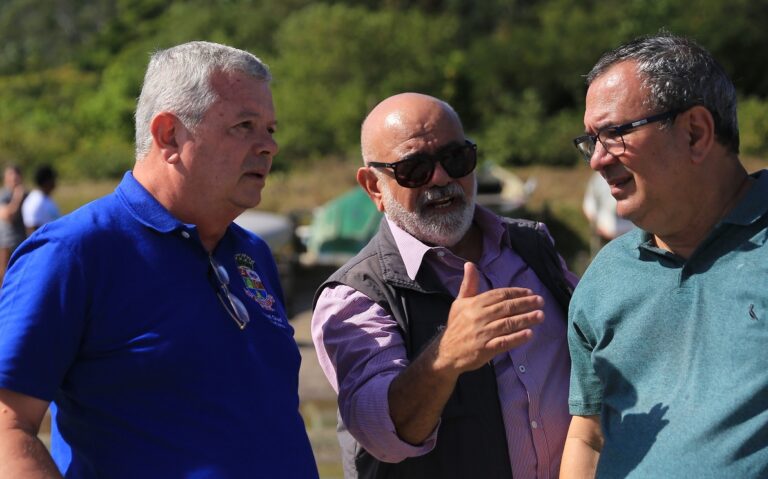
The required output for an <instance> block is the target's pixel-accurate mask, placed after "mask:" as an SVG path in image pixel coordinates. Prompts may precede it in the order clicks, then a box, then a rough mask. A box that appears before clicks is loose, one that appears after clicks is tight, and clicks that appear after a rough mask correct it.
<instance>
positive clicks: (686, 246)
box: [654, 169, 753, 259]
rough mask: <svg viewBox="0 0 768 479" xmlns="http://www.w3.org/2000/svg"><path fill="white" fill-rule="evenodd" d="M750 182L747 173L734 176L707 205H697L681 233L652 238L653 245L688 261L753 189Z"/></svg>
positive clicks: (656, 235) (743, 172)
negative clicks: (693, 214) (691, 217)
mask: <svg viewBox="0 0 768 479" xmlns="http://www.w3.org/2000/svg"><path fill="white" fill-rule="evenodd" d="M752 182H753V179H752V177H750V176H749V175H747V172H746V170H743V169H742V170H741V172H740V174H738V175H733V177H732V180H731V181H728V182H727V183H725V184H724V185H723V186H724V188H722V190H721V191H719V192H717V190H713V191H715V193H717V194H715V195H714V196H713V197H712V199H711V200H710V201H706V199H702V200H701V201H698V200H697V201H696V202H695V204H694V203H692V205H695V208H696V213H695V216H694V217H693V219H692V220H691V221H688V222H685V224H684V225H683V226H684V228H683V229H682V230H678V231H676V232H675V233H672V234H655V235H654V240H655V241H656V245H657V246H658V247H660V248H663V249H665V250H667V251H671V252H673V253H675V254H677V255H678V256H681V257H683V258H686V259H687V258H689V257H690V256H691V255H692V254H693V252H694V251H695V250H696V248H697V247H698V246H699V245H700V244H701V242H702V241H704V239H705V238H706V237H707V236H708V235H709V234H710V233H711V232H712V230H713V229H714V228H715V226H716V225H717V224H718V223H719V222H720V221H722V219H723V218H725V217H726V216H727V215H728V213H730V212H731V210H733V208H735V207H736V205H737V204H738V203H739V201H741V199H742V198H743V197H744V195H745V194H746V193H747V191H749V188H750V187H751V186H752Z"/></svg>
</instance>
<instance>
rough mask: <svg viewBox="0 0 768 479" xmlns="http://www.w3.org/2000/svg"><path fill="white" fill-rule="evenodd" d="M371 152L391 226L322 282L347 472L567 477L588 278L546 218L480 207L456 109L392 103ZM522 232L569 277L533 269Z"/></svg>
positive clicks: (327, 355) (323, 330) (317, 315)
mask: <svg viewBox="0 0 768 479" xmlns="http://www.w3.org/2000/svg"><path fill="white" fill-rule="evenodd" d="M361 146H362V153H363V159H364V163H365V164H364V166H363V167H361V168H360V169H359V170H358V172H357V181H358V183H359V184H360V186H361V187H362V188H363V189H365V191H366V192H367V193H368V195H369V196H370V198H371V200H372V201H373V202H374V203H375V204H376V206H377V207H378V208H379V210H380V211H382V212H384V214H385V218H384V219H383V220H382V223H381V226H380V229H379V232H378V234H377V235H376V236H375V237H374V238H373V239H372V240H371V242H370V243H369V244H368V245H367V246H366V247H365V248H364V249H363V250H362V252H361V253H360V254H359V255H357V257H355V258H353V259H352V260H350V262H349V263H348V264H347V265H345V266H343V267H342V268H341V269H340V270H339V271H337V272H336V273H335V274H334V275H332V276H331V278H330V279H329V280H328V281H327V282H326V283H324V284H323V285H322V286H321V287H320V289H319V290H318V294H317V296H316V305H315V311H314V316H313V320H312V335H313V339H314V342H315V345H316V348H317V352H318V357H319V359H320V364H321V366H322V367H323V370H324V371H325V374H326V376H327V377H328V380H329V381H330V383H331V385H332V386H333V387H334V388H335V389H336V391H337V392H338V395H339V396H338V401H339V412H340V419H341V422H340V424H339V426H340V427H339V429H340V434H339V440H340V444H341V447H342V455H343V462H344V468H345V476H346V477H361V478H379V477H381V478H383V477H391V478H426V477H435V478H436V477H439V478H449V479H450V478H467V477H482V478H509V477H511V476H514V477H516V478H533V477H550V478H552V477H555V476H557V474H558V469H559V465H560V456H561V453H562V447H563V443H564V439H565V433H566V430H567V425H568V422H569V419H570V417H569V415H568V412H567V406H566V396H567V382H568V373H569V361H568V353H567V348H566V339H565V331H566V325H565V314H566V313H565V311H566V309H567V302H568V299H569V298H570V288H572V287H573V285H574V284H575V282H576V279H575V277H574V276H573V275H572V274H570V273H568V272H567V271H564V266H563V263H562V260H561V259H560V258H559V256H558V255H557V253H555V252H554V248H553V247H552V243H551V238H550V237H549V236H548V233H546V230H545V228H544V227H543V225H541V224H540V223H534V222H529V223H520V222H514V221H511V222H508V221H506V220H505V219H503V218H500V217H498V216H496V215H495V214H493V213H492V212H491V211H489V210H487V209H485V208H482V207H480V206H477V205H476V204H475V193H476V179H475V174H474V169H475V165H476V163H477V149H478V147H477V146H476V145H475V144H474V143H473V142H471V141H469V140H467V139H466V137H465V135H464V130H463V127H462V124H461V121H460V120H459V117H458V115H457V114H456V112H455V111H454V110H453V109H452V108H451V107H450V106H449V105H448V104H446V103H445V102H443V101H440V100H438V99H436V98H433V97H430V96H426V95H421V94H416V93H404V94H399V95H395V96H393V97H390V98H388V99H386V100H384V101H382V102H381V103H380V104H379V105H378V106H376V107H375V108H374V109H373V110H372V111H371V113H370V114H369V115H368V117H367V118H366V120H365V122H364V123H363V127H362V136H361ZM522 236H526V237H531V238H533V241H534V242H535V243H534V244H533V248H535V253H532V254H528V255H527V258H531V259H537V258H538V257H539V256H543V255H545V254H547V253H546V252H548V254H549V256H548V257H549V258H550V259H549V262H548V263H547V264H548V265H549V266H550V267H551V270H554V272H551V270H547V271H545V272H542V270H541V269H539V271H538V272H534V269H533V268H532V267H531V266H529V265H528V264H526V258H523V255H522V251H523V250H526V248H525V247H522V246H520V245H519V244H518V243H516V242H517V241H518V240H519V237H522ZM515 245H517V246H515ZM517 248H519V249H520V251H521V252H520V253H519V252H518V249H517ZM537 264H538V263H537ZM538 267H539V266H537V268H538ZM540 278H542V279H540ZM545 280H546V281H547V284H548V286H545V282H544V281H545Z"/></svg>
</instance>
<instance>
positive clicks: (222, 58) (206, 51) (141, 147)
mask: <svg viewBox="0 0 768 479" xmlns="http://www.w3.org/2000/svg"><path fill="white" fill-rule="evenodd" d="M219 72H221V73H232V72H242V73H245V74H248V75H251V76H253V77H254V78H256V79H259V80H263V81H267V82H268V81H270V80H271V79H272V76H271V74H270V72H269V68H268V67H267V65H266V64H264V62H262V61H261V60H260V59H259V58H257V57H256V56H254V55H253V54H251V53H248V52H246V51H243V50H238V49H237V48H232V47H229V46H226V45H220V44H217V43H211V42H202V41H195V42H189V43H183V44H181V45H177V46H175V47H172V48H168V49H166V50H159V51H157V52H155V53H154V54H153V55H152V57H151V58H150V60H149V66H148V67H147V73H146V75H145V76H144V85H143V86H142V88H141V94H140V95H139V100H138V103H137V105H136V160H141V159H142V158H144V157H145V156H147V153H149V150H150V148H151V146H152V134H151V132H150V124H151V122H152V118H154V117H155V115H157V114H158V113H160V112H164V111H167V112H170V113H173V114H174V115H176V116H177V117H178V118H179V120H181V122H182V123H183V124H184V126H186V127H187V128H190V129H192V130H194V128H195V127H196V126H197V125H199V123H200V121H201V120H202V118H203V116H204V115H205V113H206V111H208V108H209V107H210V106H211V104H213V102H214V101H215V100H216V98H217V94H216V92H215V91H214V90H213V88H212V86H211V77H212V76H213V75H214V74H215V73H219Z"/></svg>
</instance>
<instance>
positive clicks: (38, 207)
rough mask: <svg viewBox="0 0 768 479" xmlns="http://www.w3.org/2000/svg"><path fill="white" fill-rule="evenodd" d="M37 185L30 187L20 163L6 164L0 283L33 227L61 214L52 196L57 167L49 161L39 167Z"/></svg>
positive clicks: (0, 195) (0, 198) (0, 197)
mask: <svg viewBox="0 0 768 479" xmlns="http://www.w3.org/2000/svg"><path fill="white" fill-rule="evenodd" d="M35 186H36V187H35V188H34V189H33V190H32V191H27V189H26V188H25V187H24V177H23V175H22V171H21V168H20V167H19V166H17V165H7V166H6V167H5V168H4V170H3V187H2V189H0V286H2V284H3V277H4V276H5V268H6V267H7V266H8V261H10V259H11V254H13V252H14V250H15V249H16V248H17V247H18V246H19V245H20V244H21V242H22V241H24V240H25V239H26V238H27V236H28V235H30V234H32V232H33V231H35V230H36V229H38V228H39V227H41V226H43V225H44V224H45V223H48V222H50V221H53V220H55V219H56V218H58V217H59V216H60V213H59V208H58V207H57V206H56V203H55V202H54V201H53V199H52V198H51V192H53V189H54V188H56V171H55V170H54V169H53V168H52V167H50V166H47V165H45V166H41V167H39V168H37V171H36V172H35Z"/></svg>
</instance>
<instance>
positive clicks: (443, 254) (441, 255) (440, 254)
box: [437, 251, 445, 258]
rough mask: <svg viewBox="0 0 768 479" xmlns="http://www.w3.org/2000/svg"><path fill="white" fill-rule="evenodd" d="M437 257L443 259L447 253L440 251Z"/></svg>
mask: <svg viewBox="0 0 768 479" xmlns="http://www.w3.org/2000/svg"><path fill="white" fill-rule="evenodd" d="M437 255H438V256H439V257H441V258H442V257H443V256H445V251H438V252H437Z"/></svg>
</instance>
